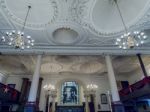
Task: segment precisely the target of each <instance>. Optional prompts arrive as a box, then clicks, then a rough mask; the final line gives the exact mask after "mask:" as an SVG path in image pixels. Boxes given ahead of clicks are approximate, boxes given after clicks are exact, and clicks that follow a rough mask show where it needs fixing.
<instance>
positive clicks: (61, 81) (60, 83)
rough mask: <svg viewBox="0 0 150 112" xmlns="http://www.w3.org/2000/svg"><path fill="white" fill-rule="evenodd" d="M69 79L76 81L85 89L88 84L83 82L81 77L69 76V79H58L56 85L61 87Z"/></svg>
mask: <svg viewBox="0 0 150 112" xmlns="http://www.w3.org/2000/svg"><path fill="white" fill-rule="evenodd" d="M67 81H76V82H77V83H78V84H79V85H81V86H82V87H83V89H84V90H86V85H85V83H84V82H82V81H81V80H79V79H75V78H67V79H62V80H60V81H58V82H57V83H56V85H55V87H56V88H60V87H61V85H62V84H63V83H64V82H67Z"/></svg>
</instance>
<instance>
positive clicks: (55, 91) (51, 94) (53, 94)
mask: <svg viewBox="0 0 150 112" xmlns="http://www.w3.org/2000/svg"><path fill="white" fill-rule="evenodd" d="M49 95H50V96H51V97H52V98H56V97H57V90H52V91H50V94H49Z"/></svg>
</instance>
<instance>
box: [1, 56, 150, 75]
mask: <svg viewBox="0 0 150 112" xmlns="http://www.w3.org/2000/svg"><path fill="white" fill-rule="evenodd" d="M142 58H143V61H144V63H145V66H149V65H150V56H142ZM36 59H37V57H36V56H21V55H13V56H8V55H4V56H0V72H1V73H3V74H7V75H32V74H33V73H34V68H35V64H36ZM112 62H113V66H114V71H115V74H116V75H124V74H125V75H126V76H127V75H128V74H130V75H131V72H134V71H136V70H141V69H140V65H139V62H138V60H137V57H136V56H115V57H112ZM106 73H107V68H106V64H105V58H104V57H103V56H43V57H42V64H41V75H50V74H51V75H52V74H58V75H66V74H75V75H77V74H82V75H105V74H106Z"/></svg>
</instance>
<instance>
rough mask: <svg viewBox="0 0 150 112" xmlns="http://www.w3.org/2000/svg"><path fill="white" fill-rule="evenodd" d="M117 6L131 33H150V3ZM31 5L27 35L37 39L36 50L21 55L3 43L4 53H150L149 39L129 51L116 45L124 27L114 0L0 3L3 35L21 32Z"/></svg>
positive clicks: (127, 0) (128, 1)
mask: <svg viewBox="0 0 150 112" xmlns="http://www.w3.org/2000/svg"><path fill="white" fill-rule="evenodd" d="M118 3H119V6H120V9H121V11H122V13H123V16H124V19H125V22H126V24H127V26H128V28H129V29H130V30H144V31H146V33H147V32H149V31H150V30H149V29H150V16H149V15H150V14H149V13H150V0H118ZM28 5H31V7H32V9H31V13H30V14H29V18H28V20H27V26H26V28H25V33H27V34H29V35H31V36H32V38H34V39H35V46H34V48H33V49H30V50H24V51H22V52H20V50H16V49H13V48H11V47H8V46H5V45H4V44H2V43H1V42H0V51H1V52H2V53H3V54H18V53H21V54H41V53H48V54H61V55H65V54H69V55H70V54H78V55H79V54H80V55H81V54H93V55H97V54H103V53H104V54H105V53H109V54H136V53H143V54H149V53H150V50H149V49H150V44H149V43H150V38H148V40H147V42H146V44H145V45H144V46H141V47H139V48H136V49H132V50H129V51H125V50H120V49H119V48H118V47H117V46H116V45H114V41H115V39H116V38H117V37H118V36H120V35H121V34H122V33H123V27H122V23H121V21H120V18H119V16H118V12H117V10H116V7H115V4H114V3H113V2H112V0H43V1H41V0H28V1H26V0H11V1H10V0H0V31H1V33H0V36H1V35H2V33H3V32H5V31H8V30H12V29H21V27H22V25H23V22H24V18H25V14H26V12H27V6H28ZM133 5H134V6H133ZM64 29H66V30H65V31H64ZM68 29H69V30H68ZM62 35H63V36H62ZM147 35H148V37H149V35H150V34H149V33H147ZM61 36H62V37H61Z"/></svg>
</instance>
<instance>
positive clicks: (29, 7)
mask: <svg viewBox="0 0 150 112" xmlns="http://www.w3.org/2000/svg"><path fill="white" fill-rule="evenodd" d="M30 9H31V6H28V11H27V14H26V17H25V20H24V23H23V27H22V30H21V31H22V32H23V31H24V28H25V25H26V22H27V19H28V15H29V12H30Z"/></svg>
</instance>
